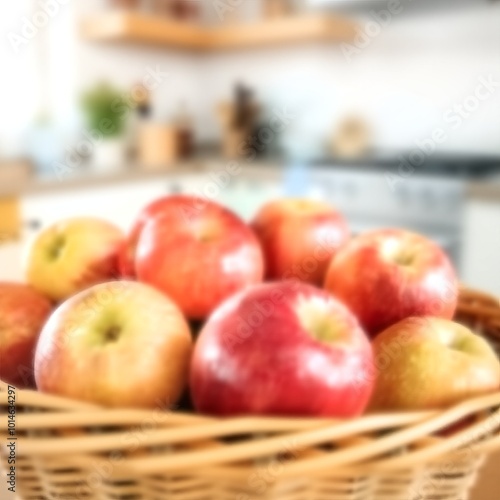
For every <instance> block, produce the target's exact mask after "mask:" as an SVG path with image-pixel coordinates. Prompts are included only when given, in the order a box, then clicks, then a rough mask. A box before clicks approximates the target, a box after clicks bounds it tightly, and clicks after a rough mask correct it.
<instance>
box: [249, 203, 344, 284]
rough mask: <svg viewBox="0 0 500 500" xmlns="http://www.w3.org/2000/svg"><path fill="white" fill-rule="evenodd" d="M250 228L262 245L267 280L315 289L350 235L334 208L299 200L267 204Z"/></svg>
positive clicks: (322, 280) (321, 282)
mask: <svg viewBox="0 0 500 500" xmlns="http://www.w3.org/2000/svg"><path fill="white" fill-rule="evenodd" d="M252 228H253V229H254V231H255V233H256V234H257V236H258V237H259V240H260V242H261V244H262V248H263V251H264V256H265V261H266V278H267V280H283V279H298V280H300V281H304V282H306V283H311V284H313V285H316V286H322V285H323V282H324V278H325V274H326V271H327V269H328V265H329V264H330V261H331V259H332V258H333V257H334V255H335V254H336V252H337V250H338V249H339V248H340V247H341V246H342V245H343V244H344V243H346V242H347V241H348V240H349V236H350V235H349V229H348V226H347V222H346V220H345V219H344V217H343V216H342V215H341V214H340V213H339V212H337V211H336V210H335V209H334V208H332V207H331V206H330V205H328V204H326V203H323V202H320V201H314V200H306V199H300V198H299V199H279V200H275V201H271V202H269V203H267V204H266V205H264V206H263V207H262V208H261V210H260V211H259V212H258V213H257V215H256V216H255V218H254V220H253V222H252Z"/></svg>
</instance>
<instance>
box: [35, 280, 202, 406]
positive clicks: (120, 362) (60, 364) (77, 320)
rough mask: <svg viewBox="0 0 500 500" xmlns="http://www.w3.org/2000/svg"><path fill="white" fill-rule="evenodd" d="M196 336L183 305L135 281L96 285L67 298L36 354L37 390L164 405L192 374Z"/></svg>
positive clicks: (104, 402)
mask: <svg viewBox="0 0 500 500" xmlns="http://www.w3.org/2000/svg"><path fill="white" fill-rule="evenodd" d="M191 351H192V340H191V334H190V331H189V326H188V324H187V322H186V320H185V319H184V316H183V315H182V313H181V312H180V310H179V309H178V307H177V306H176V305H175V304H174V303H173V302H172V301H171V300H169V299H168V298H167V297H165V296H164V295H163V294H162V293H160V292H158V291H157V290H155V289H154V288H151V287H149V286H147V285H144V284H142V283H137V282H127V281H119V282H108V283H103V284H100V285H96V286H93V287H92V288H89V289H87V290H85V291H83V292H80V293H79V294H77V295H75V296H74V297H72V298H71V299H69V300H67V301H66V302H64V303H63V304H62V305H61V306H59V308H58V309H57V310H56V311H55V312H54V314H53V315H52V316H51V317H50V319H49V321H48V322H47V324H46V325H45V328H44V329H43V331H42V333H41V335H40V340H39V342H38V346H37V349H36V354H35V378H36V384H37V387H38V389H39V390H41V391H43V392H48V393H52V394H57V395H61V396H65V397H69V398H73V399H79V400H82V401H89V402H93V403H97V404H101V405H105V406H111V407H145V408H154V407H159V408H160V407H161V408H165V407H166V405H170V404H173V403H175V402H176V401H177V400H178V398H179V397H180V395H181V393H182V391H183V389H184V387H185V384H186V381H187V377H188V371H189V361H190V356H191Z"/></svg>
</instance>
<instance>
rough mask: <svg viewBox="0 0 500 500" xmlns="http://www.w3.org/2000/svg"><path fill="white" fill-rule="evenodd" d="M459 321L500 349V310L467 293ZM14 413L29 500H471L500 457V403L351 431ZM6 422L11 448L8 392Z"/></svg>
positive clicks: (35, 406) (115, 414)
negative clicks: (484, 467) (480, 477)
mask: <svg viewBox="0 0 500 500" xmlns="http://www.w3.org/2000/svg"><path fill="white" fill-rule="evenodd" d="M457 319H458V320H460V321H462V322H467V324H469V325H471V326H472V327H474V328H475V329H476V331H478V332H479V333H481V334H483V335H485V336H487V337H488V338H490V339H491V340H492V341H494V342H496V345H497V347H498V346H499V344H500V304H499V302H498V301H497V300H496V299H494V298H492V297H490V296H488V295H486V294H483V293H478V292H473V291H470V290H463V291H462V293H461V299H460V305H459V309H458V314H457ZM16 409H17V413H16V421H15V425H16V428H15V432H16V436H17V441H16V454H17V457H16V476H17V477H16V482H17V484H16V490H17V493H18V495H20V497H21V498H22V499H24V500H28V499H33V500H34V499H37V500H42V499H43V500H49V499H51V500H52V499H80V498H81V499H92V500H97V499H99V500H117V499H122V500H139V499H140V500H162V499H171V500H226V499H228V500H254V499H269V500H271V499H272V500H465V499H466V498H468V491H469V489H470V487H471V486H472V485H473V483H474V481H475V478H476V474H477V471H478V469H479V467H480V466H481V464H482V462H483V460H484V457H485V456H486V455H487V454H488V453H489V452H491V451H493V450H494V449H496V448H499V447H500V393H498V394H493V395H490V396H486V397H481V398H478V399H475V400H471V401H468V402H466V403H463V404H460V405H458V406H456V407H454V408H451V409H448V410H446V411H431V412H416V413H406V414H384V415H369V416H365V417H363V418H359V419H356V420H350V421H335V420H329V419H285V418H254V417H251V418H235V419H228V420H222V419H214V418H207V417H203V416H199V415H190V414H182V413H176V412H166V411H165V412H164V411H160V410H158V411H151V412H146V411H142V410H140V411H136V410H107V409H101V408H97V407H95V406H91V405H88V404H82V403H78V402H74V401H68V400H65V399H61V398H57V397H53V396H48V395H44V394H39V393H36V392H31V391H16ZM0 411H1V413H0V415H1V419H2V421H1V426H0V431H1V432H2V433H3V434H2V435H0V439H1V442H2V444H4V443H6V442H7V441H8V439H7V438H8V436H7V429H8V426H7V411H8V406H7V397H6V386H5V385H3V387H2V393H1V398H0ZM8 452H9V450H8V449H6V448H5V446H2V448H1V454H2V464H3V467H4V468H5V469H7V470H9V469H8V464H7V459H8V455H7V454H8ZM2 476H3V477H4V478H5V475H3V474H2Z"/></svg>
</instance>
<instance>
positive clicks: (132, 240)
mask: <svg viewBox="0 0 500 500" xmlns="http://www.w3.org/2000/svg"><path fill="white" fill-rule="evenodd" d="M179 198H180V199H181V200H182V199H183V198H182V197H180V195H174V196H163V197H162V198H158V199H157V200H154V201H153V202H152V203H150V204H149V205H147V206H146V207H144V209H143V210H142V211H141V212H140V214H139V216H138V217H137V219H136V221H135V222H134V224H133V226H132V228H131V229H130V231H129V233H128V234H127V237H126V238H125V241H124V243H123V246H122V248H121V249H120V252H119V255H118V264H119V269H120V274H121V275H122V276H123V277H125V278H134V277H135V253H136V248H137V244H138V242H139V236H140V234H141V232H142V229H143V228H144V226H145V225H146V224H147V223H148V222H149V221H150V220H151V219H154V218H155V217H157V216H161V214H162V213H163V211H167V212H168V210H169V207H172V206H173V207H175V206H176V205H177V204H178V203H179Z"/></svg>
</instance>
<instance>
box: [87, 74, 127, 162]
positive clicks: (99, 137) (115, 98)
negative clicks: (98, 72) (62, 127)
mask: <svg viewBox="0 0 500 500" xmlns="http://www.w3.org/2000/svg"><path fill="white" fill-rule="evenodd" d="M82 107H83V113H84V115H85V118H86V127H87V134H86V135H87V136H88V137H90V138H91V141H92V144H93V152H92V163H93V165H94V166H95V167H96V169H98V170H100V171H102V170H105V171H107V170H116V169H118V168H121V167H123V164H124V163H125V160H126V141H125V132H126V129H127V122H128V116H129V112H128V109H127V107H128V105H127V100H126V98H125V93H124V92H121V91H119V90H118V89H116V88H114V87H113V86H111V85H110V84H108V83H100V84H98V85H97V86H96V87H94V88H93V89H91V90H89V91H88V92H86V93H85V94H84V95H83V97H82Z"/></svg>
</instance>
